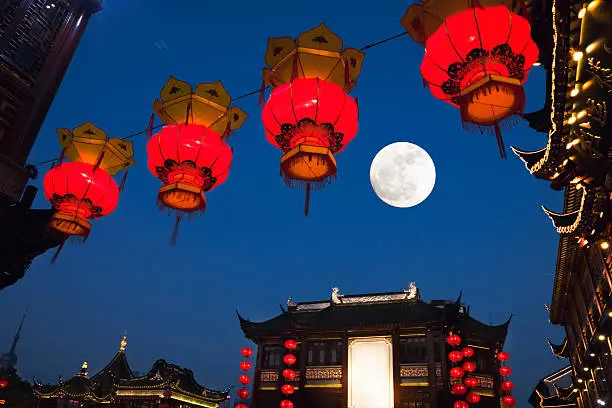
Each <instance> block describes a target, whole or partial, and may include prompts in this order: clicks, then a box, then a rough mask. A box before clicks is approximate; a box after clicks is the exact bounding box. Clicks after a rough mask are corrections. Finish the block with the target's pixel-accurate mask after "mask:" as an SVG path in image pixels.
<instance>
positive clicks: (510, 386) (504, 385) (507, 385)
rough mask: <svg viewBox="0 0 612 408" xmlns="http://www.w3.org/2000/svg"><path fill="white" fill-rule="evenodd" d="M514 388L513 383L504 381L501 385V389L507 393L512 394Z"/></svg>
mask: <svg viewBox="0 0 612 408" xmlns="http://www.w3.org/2000/svg"><path fill="white" fill-rule="evenodd" d="M513 388H514V383H513V382H512V381H508V380H506V381H502V383H501V389H502V390H504V391H506V392H510V391H512V389H513Z"/></svg>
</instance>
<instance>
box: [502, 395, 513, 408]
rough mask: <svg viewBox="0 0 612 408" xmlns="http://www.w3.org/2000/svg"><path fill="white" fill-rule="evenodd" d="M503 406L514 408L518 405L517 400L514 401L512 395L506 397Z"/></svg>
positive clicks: (503, 399)
mask: <svg viewBox="0 0 612 408" xmlns="http://www.w3.org/2000/svg"><path fill="white" fill-rule="evenodd" d="M502 404H504V405H505V406H507V407H513V406H515V405H516V399H514V397H513V396H512V395H505V396H504V397H503V398H502Z"/></svg>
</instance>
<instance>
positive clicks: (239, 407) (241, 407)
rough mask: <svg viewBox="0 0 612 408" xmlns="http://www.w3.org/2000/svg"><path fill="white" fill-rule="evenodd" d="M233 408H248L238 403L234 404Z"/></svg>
mask: <svg viewBox="0 0 612 408" xmlns="http://www.w3.org/2000/svg"><path fill="white" fill-rule="evenodd" d="M234 408H249V406H248V405H247V404H243V403H239V404H236V406H235V407H234Z"/></svg>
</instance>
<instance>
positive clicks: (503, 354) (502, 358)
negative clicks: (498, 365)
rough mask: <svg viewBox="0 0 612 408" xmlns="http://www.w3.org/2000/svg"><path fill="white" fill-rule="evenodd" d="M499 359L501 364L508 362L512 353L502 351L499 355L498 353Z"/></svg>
mask: <svg viewBox="0 0 612 408" xmlns="http://www.w3.org/2000/svg"><path fill="white" fill-rule="evenodd" d="M497 359H498V360H499V361H501V362H505V361H508V360H510V353H508V352H506V351H500V352H499V353H497Z"/></svg>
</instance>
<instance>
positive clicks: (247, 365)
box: [240, 360, 253, 371]
mask: <svg viewBox="0 0 612 408" xmlns="http://www.w3.org/2000/svg"><path fill="white" fill-rule="evenodd" d="M251 368H253V364H252V363H251V362H250V361H246V360H245V361H243V362H242V363H240V369H241V370H242V371H249V370H250V369H251Z"/></svg>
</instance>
